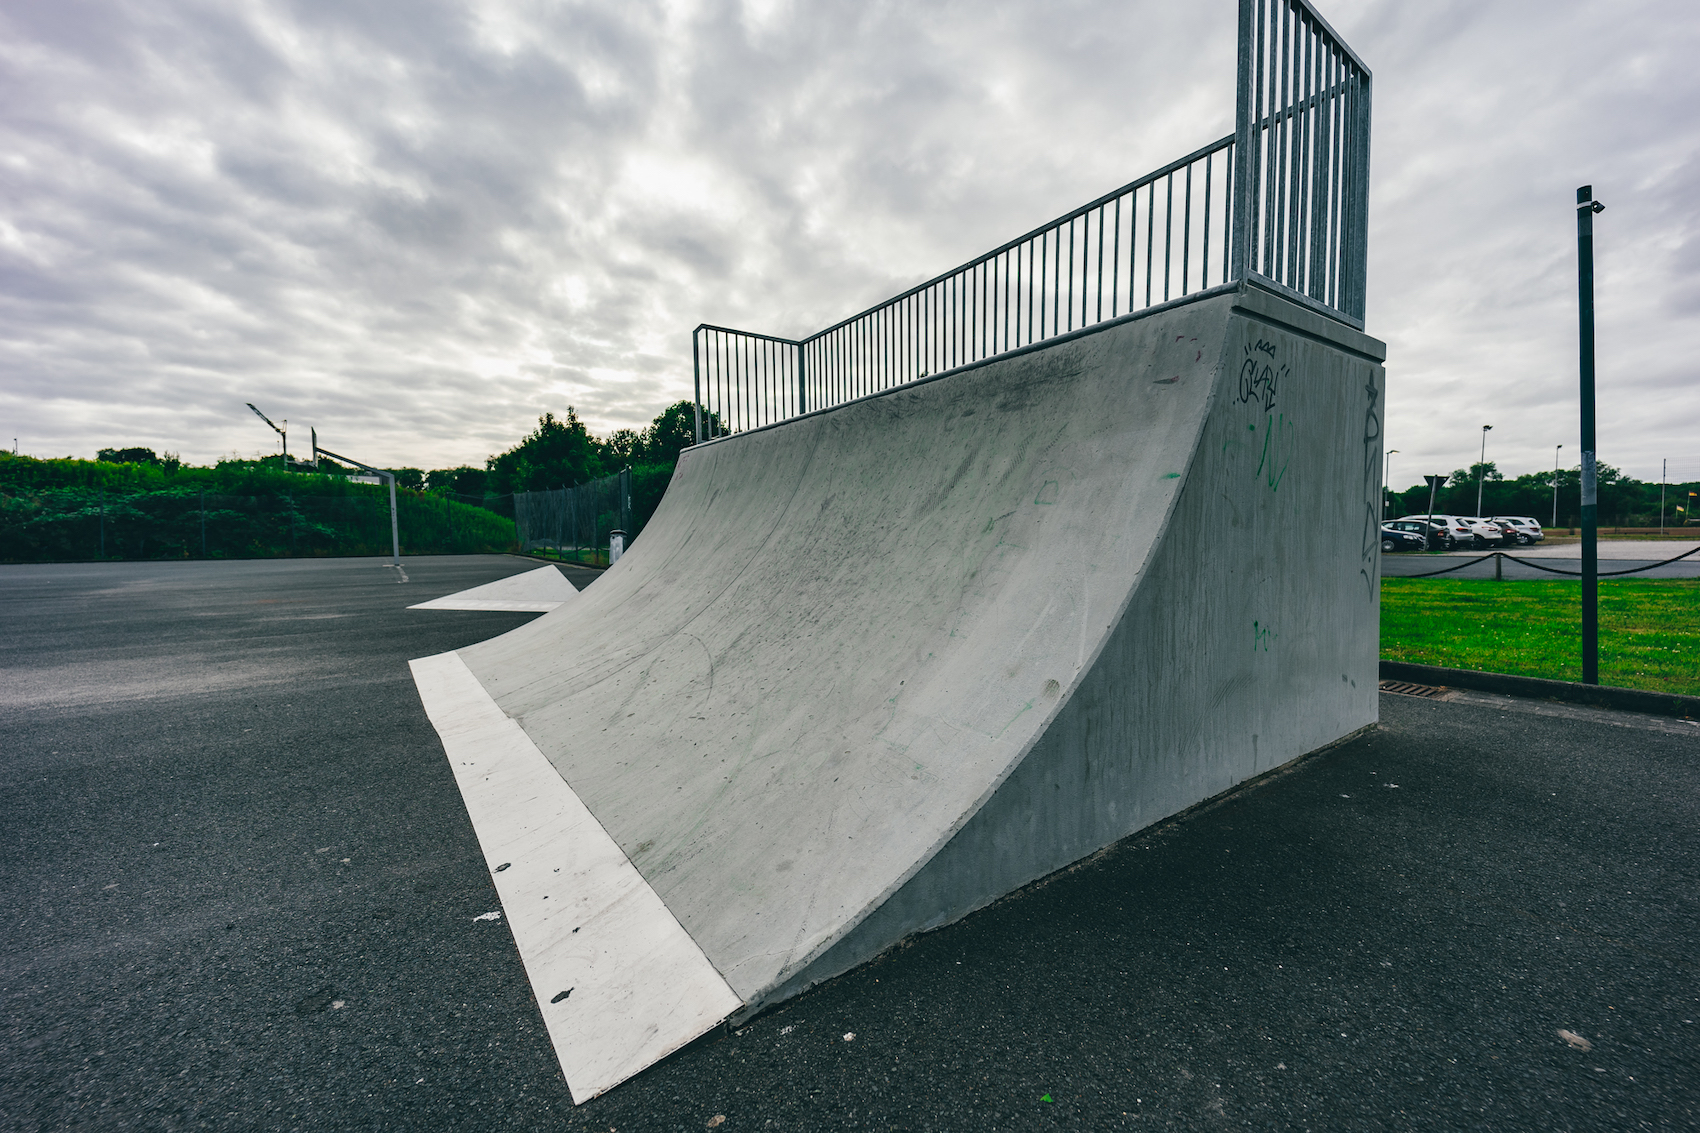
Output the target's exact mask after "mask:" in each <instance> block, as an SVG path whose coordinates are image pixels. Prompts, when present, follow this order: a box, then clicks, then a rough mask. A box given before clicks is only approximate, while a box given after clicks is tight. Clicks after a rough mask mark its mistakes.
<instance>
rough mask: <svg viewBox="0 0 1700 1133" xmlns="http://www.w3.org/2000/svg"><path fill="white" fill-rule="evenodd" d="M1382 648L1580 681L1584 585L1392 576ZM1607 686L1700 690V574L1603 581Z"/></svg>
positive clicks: (1459, 665) (1405, 656)
mask: <svg viewBox="0 0 1700 1133" xmlns="http://www.w3.org/2000/svg"><path fill="white" fill-rule="evenodd" d="M1381 655H1382V657H1383V658H1385V659H1386V660H1389V661H1411V662H1416V663H1418V664H1423V665H1444V666H1446V667H1448V668H1452V669H1478V670H1482V671H1484V672H1490V673H1516V674H1518V675H1520V676H1526V677H1547V678H1550V679H1552V680H1560V681H1579V680H1581V679H1582V596H1581V583H1579V582H1568V581H1566V582H1494V581H1492V580H1482V581H1477V580H1474V579H1471V580H1461V579H1449V578H1384V579H1382V580H1381ZM1600 683H1601V684H1607V685H1617V686H1619V687H1622V688H1645V689H1654V690H1656V691H1659V692H1676V693H1685V694H1687V695H1689V696H1700V579H1697V580H1691V579H1640V580H1622V581H1607V582H1601V583H1600Z"/></svg>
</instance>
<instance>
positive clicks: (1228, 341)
mask: <svg viewBox="0 0 1700 1133" xmlns="http://www.w3.org/2000/svg"><path fill="white" fill-rule="evenodd" d="M1383 356H1384V348H1383V346H1382V344H1381V343H1379V342H1377V341H1376V340H1374V339H1372V338H1369V337H1367V336H1365V335H1363V334H1360V333H1358V332H1356V331H1354V330H1351V329H1349V328H1347V327H1346V326H1344V325H1343V324H1341V323H1339V322H1337V321H1335V320H1332V319H1328V318H1325V317H1323V316H1321V315H1319V314H1316V313H1314V312H1312V311H1311V310H1309V309H1307V308H1306V307H1304V306H1301V305H1300V304H1298V303H1296V302H1293V301H1291V300H1289V299H1286V298H1282V297H1279V296H1277V295H1275V294H1273V293H1272V292H1269V291H1265V290H1261V289H1259V288H1258V287H1256V286H1255V285H1252V284H1233V285H1229V286H1226V287H1220V288H1216V289H1213V290H1212V291H1209V292H1205V293H1202V294H1201V295H1198V296H1194V297H1192V298H1189V299H1188V300H1185V301H1182V302H1178V303H1174V304H1169V305H1167V306H1164V307H1159V308H1154V309H1151V310H1147V311H1144V312H1141V313H1139V314H1138V315H1135V316H1130V317H1127V318H1124V319H1121V320H1117V321H1114V322H1111V323H1107V324H1100V325H1099V326H1096V327H1094V328H1092V329H1091V330H1090V331H1086V332H1081V333H1078V334H1075V335H1072V336H1068V337H1065V338H1062V339H1053V340H1051V341H1049V342H1046V343H1043V344H1041V345H1040V346H1038V347H1035V348H1032V349H1029V350H1027V351H1022V352H1017V353H1015V354H1012V355H1005V356H1002V357H1000V358H994V359H991V360H989V361H987V362H984V363H980V364H977V365H974V366H971V367H967V368H964V369H961V370H958V371H955V372H952V373H948V374H943V375H940V376H938V377H936V378H929V379H927V380H924V381H921V382H916V383H912V384H910V385H907V386H902V387H898V388H896V389H892V390H889V391H886V392H884V393H882V394H878V395H874V396H871V397H868V398H864V399H862V400H860V401H855V402H851V403H849V404H846V405H841V406H838V407H836V408H833V409H829V410H825V411H822V412H818V413H815V414H811V415H809V416H806V417H801V418H798V419H795V420H792V421H789V422H786V423H784V424H782V425H779V426H775V427H770V428H767V429H761V430H755V431H752V432H747V433H741V434H737V435H734V436H731V437H726V438H722V439H720V440H717V441H713V442H709V443H705V444H702V445H698V446H696V447H694V448H691V449H688V450H686V452H685V453H684V454H683V456H682V457H681V459H680V462H679V466H678V470H677V472H676V474H675V477H674V479H673V482H672V484H671V486H670V487H669V489H668V492H667V496H666V498H665V499H664V500H663V502H662V504H661V507H660V509H659V510H658V511H657V512H656V514H655V516H654V518H653V519H652V520H651V521H650V523H649V525H648V526H647V527H646V529H645V531H644V534H643V537H642V539H641V540H640V541H639V542H638V543H637V544H636V545H635V546H634V547H633V548H632V550H631V551H630V552H629V553H627V554H626V556H625V557H624V558H622V559H621V560H620V561H619V562H618V563H617V564H615V565H614V566H613V567H612V568H611V569H609V570H608V572H607V573H606V574H605V575H604V576H603V577H601V578H600V579H598V580H597V582H596V583H595V584H594V585H592V586H591V587H589V588H588V589H586V590H585V591H584V592H583V593H582V594H580V595H578V596H577V597H576V598H575V599H574V600H573V601H571V602H568V603H566V604H565V605H563V606H561V607H560V608H559V609H556V610H554V611H553V612H551V613H548V614H546V615H544V616H542V617H540V618H538V619H536V620H535V621H533V622H531V623H529V624H527V625H525V626H523V627H521V628H519V629H516V630H514V631H512V632H510V633H507V634H504V635H503V636H501V637H498V638H495V639H493V640H491V641H487V642H484V643H482V644H479V645H475V646H472V647H470V648H467V649H463V650H460V651H459V652H458V653H454V654H444V655H441V656H438V657H430V658H424V659H421V660H419V661H415V662H414V663H413V664H414V670H415V677H416V681H417V683H418V686H419V689H420V693H421V696H422V698H423V700H424V703H425V706H426V709H427V711H428V713H429V714H430V716H431V719H432V721H433V723H434V724H435V725H436V727H437V729H438V731H439V733H440V735H441V736H442V739H443V742H444V747H445V750H446V752H447V755H448V757H449V760H450V762H451V764H452V765H453V766H454V769H455V773H456V776H457V780H458V781H459V783H460V785H461V787H462V789H463V792H464V793H465V796H466V799H467V805H468V809H469V812H470V813H471V815H472V817H473V820H474V824H475V826H476V828H477V831H478V835H479V838H480V840H481V844H482V845H483V848H484V850H485V853H486V855H487V857H488V859H489V865H490V868H491V869H492V870H493V871H495V872H494V873H493V877H494V880H495V884H496V886H497V889H498V892H499V893H500V895H501V898H502V902H503V906H504V910H505V912H506V914H507V916H508V920H509V923H510V925H511V927H512V930H513V932H514V936H515V940H516V943H517V944H518V947H519V951H520V953H521V955H522V957H523V958H524V960H525V963H526V967H527V971H528V973H529V974H530V977H531V979H532V981H533V986H534V990H535V991H536V993H537V998H538V1003H539V1007H540V1009H541V1011H542V1014H543V1018H544V1020H545V1023H546V1024H547V1026H548V1027H549V1030H550V1033H551V1036H552V1038H553V1039H554V1041H555V1043H556V1048H557V1051H558V1053H559V1055H560V1058H561V1063H562V1067H563V1069H564V1071H565V1074H566V1079H567V1082H568V1084H569V1086H570V1087H571V1089H572V1092H573V1095H574V1097H575V1099H577V1100H579V1101H583V1100H585V1099H587V1098H589V1097H592V1096H594V1095H595V1094H597V1093H599V1092H601V1091H603V1090H605V1089H607V1088H609V1087H611V1086H613V1085H615V1084H617V1083H618V1082H620V1081H622V1080H623V1079H624V1078H626V1077H628V1076H630V1075H631V1074H633V1073H636V1072H637V1071H639V1070H641V1069H642V1068H643V1067H644V1066H647V1065H649V1064H650V1063H652V1062H654V1061H655V1060H657V1059H658V1058H661V1057H663V1056H665V1055H666V1054H667V1053H669V1052H670V1051H672V1050H674V1049H677V1048H678V1047H679V1046H682V1045H683V1044H684V1043H686V1042H688V1041H690V1040H691V1039H692V1038H694V1037H696V1036H697V1035H699V1034H701V1033H703V1032H704V1031H706V1030H707V1029H709V1028H711V1027H713V1026H714V1025H716V1024H717V1023H719V1022H721V1021H723V1020H725V1019H727V1018H739V1017H743V1016H744V1015H747V1014H748V1013H750V1012H753V1011H755V1010H758V1009H760V1008H761V1007H763V1006H764V1005H768V1004H771V1003H773V1002H776V1001H778V1000H780V999H783V998H785V997H787V996H789V995H793V994H796V993H797V992H799V991H801V990H803V989H805V988H807V987H808V986H809V985H811V984H812V983H815V982H818V981H819V980H822V979H825V978H828V977H830V976H832V975H835V974H838V973H840V972H843V971H845V970H847V969H849V968H850V967H853V966H855V965H856V964H858V963H860V962H862V961H864V960H866V959H868V958H870V957H872V956H873V955H875V954H877V953H878V952H880V951H881V950H883V949H885V948H887V947H889V946H890V945H891V944H893V943H894V942H896V941H897V940H899V939H901V938H902V937H904V936H905V935H907V934H910V933H913V932H915V931H918V930H922V929H926V928H930V927H934V926H938V925H942V924H945V923H948V922H950V921H952V920H954V919H957V918H959V917H961V916H963V915H965V914H967V913H969V912H971V911H973V910H974V909H976V908H979V907H981V906H983V905H985V904H987V903H988V902H990V901H992V900H995V899H996V898H997V897H999V896H1001V895H1003V894H1005V893H1008V892H1010V891H1011V890H1013V889H1015V888H1018V887H1019V886H1021V885H1024V884H1026V883H1027V882H1030V881H1032V880H1034V879H1036V878H1039V877H1042V876H1044V875H1046V874H1048V873H1051V872H1053V871H1055V870H1057V869H1059V868H1062V867H1064V866H1066V865H1068V864H1070V863H1072V862H1075V861H1077V860H1079V859H1081V858H1082V857H1085V856H1087V855H1089V854H1091V853H1093V852H1094V851H1096V850H1098V849H1099V848H1101V847H1103V846H1105V845H1107V844H1108V843H1110V842H1113V841H1115V840H1117V839H1119V838H1121V837H1124V836H1125V835H1127V834H1129V833H1132V832H1133V831H1136V830H1139V829H1141V828H1142V827H1144V826H1147V825H1149V824H1151V823H1153V822H1156V821H1158V820H1160V819H1162V818H1164V817H1166V816H1168V815H1171V814H1174V813H1175V812H1177V811H1179V810H1182V809H1184V808H1185V807H1187V806H1190V805H1192V804H1194V803H1197V802H1199V801H1201V800H1203V799H1205V798H1208V797H1210V796H1212V795H1215V794H1218V793H1220V792H1222V791H1224V790H1227V789H1228V788H1230V787H1232V786H1233V785H1234V784H1236V783H1238V782H1241V781H1243V780H1244V779H1247V778H1249V777H1251V776H1254V775H1257V774H1260V773H1262V772H1264V771H1267V770H1269V769H1271V768H1274V767H1276V766H1279V765H1280V764H1283V763H1285V762H1287V761H1289V760H1291V759H1294V758H1296V757H1298V756H1300V755H1303V754H1304V753H1306V752H1309V751H1312V750H1314V749H1316V748H1318V747H1321V746H1324V745H1327V744H1329V743H1331V742H1333V741H1335V740H1337V739H1339V738H1340V737H1342V736H1345V735H1348V734H1350V733H1352V732H1353V731H1355V730H1358V729H1360V728H1363V727H1365V726H1367V725H1369V724H1371V723H1373V722H1374V720H1375V718H1376V660H1377V645H1378V642H1377V629H1378V622H1377V588H1378V578H1379V570H1378V566H1379V564H1378V562H1377V555H1378V554H1379V538H1378V520H1379V515H1378V512H1379V495H1380V467H1381V464H1380V462H1381V445H1382V442H1381V428H1380V421H1381V392H1382V383H1383V374H1382V368H1381V364H1380V363H1381V360H1382V358H1383Z"/></svg>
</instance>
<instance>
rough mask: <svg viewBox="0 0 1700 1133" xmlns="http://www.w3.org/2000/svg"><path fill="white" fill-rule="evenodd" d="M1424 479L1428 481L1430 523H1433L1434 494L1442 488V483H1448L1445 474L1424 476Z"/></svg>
mask: <svg viewBox="0 0 1700 1133" xmlns="http://www.w3.org/2000/svg"><path fill="white" fill-rule="evenodd" d="M1423 479H1424V480H1427V481H1428V521H1429V522H1430V523H1433V522H1434V494H1435V493H1436V492H1437V491H1439V490H1440V486H1441V485H1442V484H1444V483H1446V477H1444V476H1424V477H1423Z"/></svg>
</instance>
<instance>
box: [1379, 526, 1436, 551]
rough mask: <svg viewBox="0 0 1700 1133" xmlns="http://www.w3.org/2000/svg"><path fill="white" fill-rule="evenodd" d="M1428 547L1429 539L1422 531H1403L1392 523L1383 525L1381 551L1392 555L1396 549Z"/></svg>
mask: <svg viewBox="0 0 1700 1133" xmlns="http://www.w3.org/2000/svg"><path fill="white" fill-rule="evenodd" d="M1427 547H1428V540H1427V539H1425V538H1423V536H1422V534H1421V533H1420V532H1416V531H1401V530H1400V529H1399V528H1397V527H1395V526H1394V525H1393V524H1391V523H1383V524H1382V525H1381V553H1382V554H1384V555H1391V554H1392V553H1393V552H1395V551H1421V550H1424V549H1426V548H1427Z"/></svg>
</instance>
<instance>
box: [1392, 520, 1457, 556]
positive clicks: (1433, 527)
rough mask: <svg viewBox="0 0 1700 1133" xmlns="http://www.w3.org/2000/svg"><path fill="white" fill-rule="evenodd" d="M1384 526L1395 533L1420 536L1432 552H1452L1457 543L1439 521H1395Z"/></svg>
mask: <svg viewBox="0 0 1700 1133" xmlns="http://www.w3.org/2000/svg"><path fill="white" fill-rule="evenodd" d="M1382 526H1383V527H1391V528H1393V529H1394V530H1395V531H1403V532H1405V533H1406V534H1407V535H1416V536H1419V537H1420V538H1422V539H1424V540H1426V541H1427V543H1428V549H1429V550H1431V551H1446V550H1450V549H1451V548H1452V547H1453V546H1454V545H1455V543H1456V541H1455V540H1454V539H1453V538H1452V533H1451V532H1449V531H1448V530H1447V529H1446V525H1445V524H1444V523H1441V522H1440V521H1439V520H1435V521H1434V522H1432V523H1431V522H1429V521H1428V520H1426V519H1395V520H1394V521H1393V522H1391V523H1384V524H1382Z"/></svg>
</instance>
